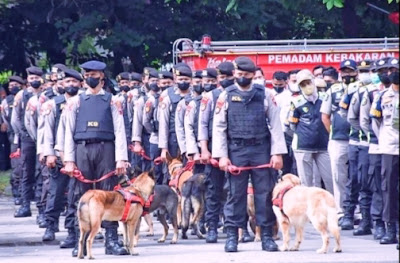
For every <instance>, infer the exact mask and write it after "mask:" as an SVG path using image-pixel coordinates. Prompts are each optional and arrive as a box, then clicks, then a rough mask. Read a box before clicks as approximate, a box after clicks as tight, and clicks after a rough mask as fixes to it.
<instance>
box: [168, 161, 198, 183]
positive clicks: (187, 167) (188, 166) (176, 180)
mask: <svg viewBox="0 0 400 263" xmlns="http://www.w3.org/2000/svg"><path fill="white" fill-rule="evenodd" d="M194 164H195V162H194V161H188V162H187V163H186V165H185V167H183V168H181V169H180V170H179V171H178V173H177V175H176V176H175V178H174V179H173V180H171V181H169V184H168V185H169V186H170V187H174V188H175V189H178V184H179V179H180V178H181V175H182V174H183V173H184V172H186V171H192V170H193V166H194Z"/></svg>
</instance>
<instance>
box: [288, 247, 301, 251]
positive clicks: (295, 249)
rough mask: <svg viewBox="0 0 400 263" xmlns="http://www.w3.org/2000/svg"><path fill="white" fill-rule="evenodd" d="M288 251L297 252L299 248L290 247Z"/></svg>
mask: <svg viewBox="0 0 400 263" xmlns="http://www.w3.org/2000/svg"><path fill="white" fill-rule="evenodd" d="M289 250H290V251H299V248H298V247H291V248H290V249H289Z"/></svg>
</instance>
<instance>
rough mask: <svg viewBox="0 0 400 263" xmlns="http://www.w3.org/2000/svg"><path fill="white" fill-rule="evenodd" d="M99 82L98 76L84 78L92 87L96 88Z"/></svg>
mask: <svg viewBox="0 0 400 263" xmlns="http://www.w3.org/2000/svg"><path fill="white" fill-rule="evenodd" d="M99 83H100V78H92V77H89V78H87V79H86V84H88V85H89V87H91V88H92V89H94V88H96V87H97V86H98V85H99Z"/></svg>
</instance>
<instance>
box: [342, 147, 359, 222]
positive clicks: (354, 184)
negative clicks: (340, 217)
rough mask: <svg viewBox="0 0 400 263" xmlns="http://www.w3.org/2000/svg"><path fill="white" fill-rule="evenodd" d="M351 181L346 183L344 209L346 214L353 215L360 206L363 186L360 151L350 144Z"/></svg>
mask: <svg viewBox="0 0 400 263" xmlns="http://www.w3.org/2000/svg"><path fill="white" fill-rule="evenodd" d="M348 156H349V179H348V180H347V183H346V195H345V196H346V197H345V199H344V200H343V207H344V209H345V212H346V211H348V212H349V213H351V214H353V213H354V210H355V209H356V206H357V204H358V196H359V193H360V189H361V185H360V183H359V180H358V160H359V157H358V156H359V149H358V146H357V145H352V144H349V149H348Z"/></svg>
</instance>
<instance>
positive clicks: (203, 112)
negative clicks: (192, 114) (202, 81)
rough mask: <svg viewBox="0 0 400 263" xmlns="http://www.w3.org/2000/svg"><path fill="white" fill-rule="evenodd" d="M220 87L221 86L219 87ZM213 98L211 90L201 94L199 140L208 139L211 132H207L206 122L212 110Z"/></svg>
mask: <svg viewBox="0 0 400 263" xmlns="http://www.w3.org/2000/svg"><path fill="white" fill-rule="evenodd" d="M221 89H222V88H221ZM214 104H215V103H214V98H213V95H212V91H209V92H207V93H205V94H203V98H202V100H201V105H200V112H199V135H198V138H197V139H198V140H199V141H208V140H209V138H210V137H211V135H212V134H208V124H209V120H210V118H211V114H212V112H213V111H214Z"/></svg>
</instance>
